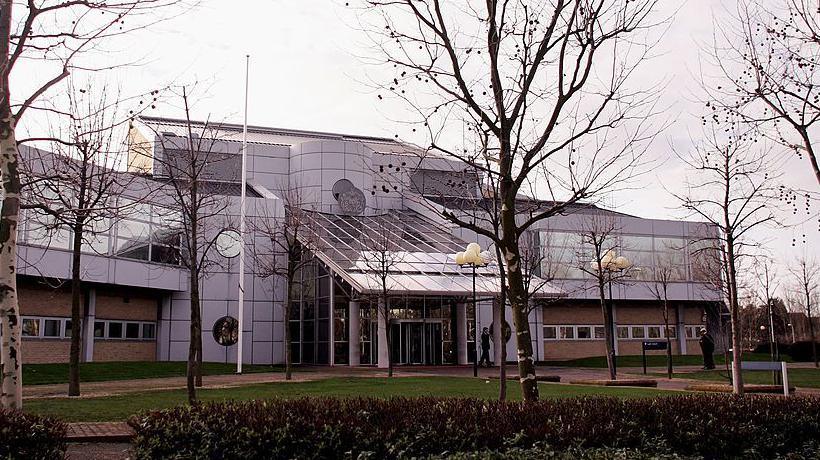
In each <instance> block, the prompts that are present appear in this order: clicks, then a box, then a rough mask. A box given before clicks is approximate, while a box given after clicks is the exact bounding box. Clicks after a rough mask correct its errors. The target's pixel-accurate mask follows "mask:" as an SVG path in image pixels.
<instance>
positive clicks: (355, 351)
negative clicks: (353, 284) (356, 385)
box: [347, 300, 362, 366]
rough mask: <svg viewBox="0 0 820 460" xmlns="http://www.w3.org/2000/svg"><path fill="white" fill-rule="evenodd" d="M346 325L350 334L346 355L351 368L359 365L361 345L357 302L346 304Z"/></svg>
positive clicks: (360, 321) (359, 316) (360, 322)
mask: <svg viewBox="0 0 820 460" xmlns="http://www.w3.org/2000/svg"><path fill="white" fill-rule="evenodd" d="M348 306H349V307H348V324H349V329H348V330H349V331H350V334H349V335H348V337H347V347H348V348H347V355H348V357H349V358H348V362H349V363H350V365H351V366H360V365H361V348H362V347H361V344H362V340H361V339H362V334H361V325H362V319H361V315H360V314H359V302H358V301H355V300H351V301H350V302H348Z"/></svg>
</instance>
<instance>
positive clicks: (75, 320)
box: [68, 192, 84, 396]
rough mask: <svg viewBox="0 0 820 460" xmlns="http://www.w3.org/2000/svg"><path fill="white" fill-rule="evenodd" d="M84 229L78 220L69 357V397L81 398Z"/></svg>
mask: <svg viewBox="0 0 820 460" xmlns="http://www.w3.org/2000/svg"><path fill="white" fill-rule="evenodd" d="M81 194H82V192H81ZM81 207H82V205H81ZM83 227H84V224H83V222H82V220H81V219H77V220H76V221H75V223H74V226H73V228H72V230H73V232H74V239H73V242H72V248H71V349H70V352H69V356H68V395H69V396H80V345H81V343H82V329H81V328H80V308H81V301H82V292H83V291H82V288H83V285H82V279H81V278H80V268H81V262H82V245H83Z"/></svg>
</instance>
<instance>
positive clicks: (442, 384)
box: [23, 377, 676, 422]
mask: <svg viewBox="0 0 820 460" xmlns="http://www.w3.org/2000/svg"><path fill="white" fill-rule="evenodd" d="M498 383H499V382H498V381H497V380H490V381H487V380H483V379H475V378H470V377H395V378H392V379H387V378H361V377H360V378H355V377H349V378H331V379H325V380H316V381H311V382H298V383H296V382H294V383H286V382H277V383H268V384H258V385H248V386H242V387H237V388H220V389H206V390H201V391H200V392H199V397H200V399H201V400H203V401H221V400H226V399H236V400H249V399H266V398H274V397H285V398H292V397H298V396H333V397H358V396H374V397H390V396H411V397H412V396H442V397H448V396H449V397H455V396H460V397H469V396H471V397H477V398H487V399H494V398H496V397H497V396H498ZM507 388H508V390H509V397H510V399H520V398H521V390H520V387H519V386H518V385H517V384H514V383H512V382H510V384H509V386H508V387H507ZM539 389H540V391H541V397H543V398H566V397H573V396H591V395H601V396H614V397H623V398H638V397H653V396H663V395H674V394H676V393H675V392H669V391H662V390H655V389H645V388H612V387H595V386H581V385H562V384H541V385H539ZM185 402H186V392H185V390H172V391H156V392H146V393H133V394H128V395H121V396H110V397H104V398H87V399H86V398H82V399H68V398H52V399H34V400H26V401H25V402H24V404H23V406H24V408H25V410H26V411H27V412H32V413H37V414H43V415H51V416H55V417H59V418H62V419H63V420H66V421H70V422H81V421H115V420H124V419H126V418H127V417H128V416H130V415H132V414H135V413H138V412H140V411H143V410H149V409H162V408H168V407H173V406H176V405H179V404H184V403H185Z"/></svg>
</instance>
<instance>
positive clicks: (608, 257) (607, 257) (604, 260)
mask: <svg viewBox="0 0 820 460" xmlns="http://www.w3.org/2000/svg"><path fill="white" fill-rule="evenodd" d="M613 259H615V251H613V250H611V249H610V250H608V251H607V252H606V254H604V256H603V257H601V265H603V266H605V267H606V266H607V265H609V264H611V263H612V260H613Z"/></svg>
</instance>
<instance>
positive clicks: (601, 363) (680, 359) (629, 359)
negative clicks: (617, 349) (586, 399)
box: [539, 353, 789, 368]
mask: <svg viewBox="0 0 820 460" xmlns="http://www.w3.org/2000/svg"><path fill="white" fill-rule="evenodd" d="M769 359H771V358H770V356H769V354H768V353H743V360H744V361H768V360H769ZM783 359H784V360H785V361H789V358H788V357H787V356H785V357H783ZM724 362H725V361H724V357H723V355H718V354H716V355H715V364H718V365H721V364H723V363H724ZM539 364H543V365H546V366H566V367H596V368H604V367H606V357H605V356H592V357H589V358H579V359H572V360H569V361H546V362H543V363H539ZM672 364H673V365H675V366H702V365H703V356H701V355H672ZM617 365H618V366H619V367H641V366H643V360H642V358H641V355H625V356H618V359H617ZM646 365H647V366H649V367H663V366H666V355H655V354H653V355H647V356H646Z"/></svg>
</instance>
